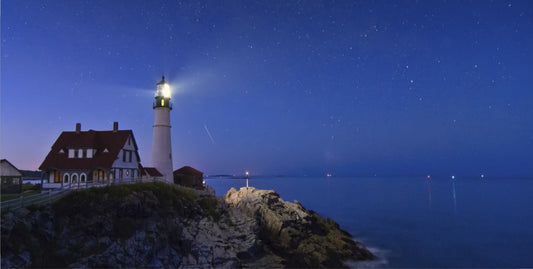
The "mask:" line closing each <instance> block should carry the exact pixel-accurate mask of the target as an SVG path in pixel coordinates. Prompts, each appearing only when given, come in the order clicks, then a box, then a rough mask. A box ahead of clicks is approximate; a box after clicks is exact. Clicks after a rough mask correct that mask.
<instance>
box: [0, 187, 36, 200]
mask: <svg viewBox="0 0 533 269" xmlns="http://www.w3.org/2000/svg"><path fill="white" fill-rule="evenodd" d="M38 193H40V191H39V190H27V191H24V192H23V193H4V194H2V196H0V200H1V201H2V202H3V201H8V200H13V199H17V198H19V197H20V196H29V195H33V194H38Z"/></svg>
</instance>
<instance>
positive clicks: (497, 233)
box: [206, 177, 533, 268]
mask: <svg viewBox="0 0 533 269" xmlns="http://www.w3.org/2000/svg"><path fill="white" fill-rule="evenodd" d="M206 183H207V185H209V186H211V187H213V188H214V189H215V191H216V194H217V195H219V196H220V195H224V194H225V193H226V192H227V191H228V190H229V189H230V188H231V187H235V188H237V189H238V188H240V187H243V186H245V185H246V182H245V179H232V178H206ZM249 184H250V186H252V187H256V188H260V189H273V190H276V191H277V192H278V193H279V195H280V196H281V198H282V199H283V200H285V201H291V202H292V201H294V200H298V201H299V202H300V203H302V204H303V205H304V206H305V207H306V208H307V209H310V210H313V211H315V212H317V213H319V214H320V215H321V216H323V217H330V218H332V219H334V220H335V221H337V222H338V223H339V224H340V226H341V228H342V229H344V230H346V231H348V232H349V233H351V234H352V235H353V236H354V239H355V240H357V241H359V242H361V243H363V244H364V245H365V246H366V247H368V248H369V249H370V250H371V251H372V252H373V253H374V254H376V255H377V256H378V260H376V261H374V262H371V263H357V264H353V266H355V267H380V268H381V267H384V268H398V267H433V268H457V267H461V268H465V267H468V268H474V267H475V268H495V267H498V268H502V267H505V268H509V267H533V178H521V179H518V178H487V177H485V178H460V177H456V178H455V179H451V178H438V177H436V178H433V177H432V178H431V179H427V178H425V177H323V178H311V177H257V178H254V177H251V178H250V180H249Z"/></svg>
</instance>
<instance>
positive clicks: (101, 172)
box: [98, 170, 104, 179]
mask: <svg viewBox="0 0 533 269" xmlns="http://www.w3.org/2000/svg"><path fill="white" fill-rule="evenodd" d="M98 179H104V171H102V170H98Z"/></svg>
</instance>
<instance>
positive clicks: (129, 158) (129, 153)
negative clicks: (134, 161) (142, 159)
mask: <svg viewBox="0 0 533 269" xmlns="http://www.w3.org/2000/svg"><path fill="white" fill-rule="evenodd" d="M131 153H132V152H131V151H128V155H129V156H128V161H129V162H130V163H131V155H132V154H131Z"/></svg>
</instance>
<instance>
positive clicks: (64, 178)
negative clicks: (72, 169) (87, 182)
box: [63, 174, 69, 183]
mask: <svg viewBox="0 0 533 269" xmlns="http://www.w3.org/2000/svg"><path fill="white" fill-rule="evenodd" d="M68 180H69V177H68V174H65V175H64V176H63V183H68Z"/></svg>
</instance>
